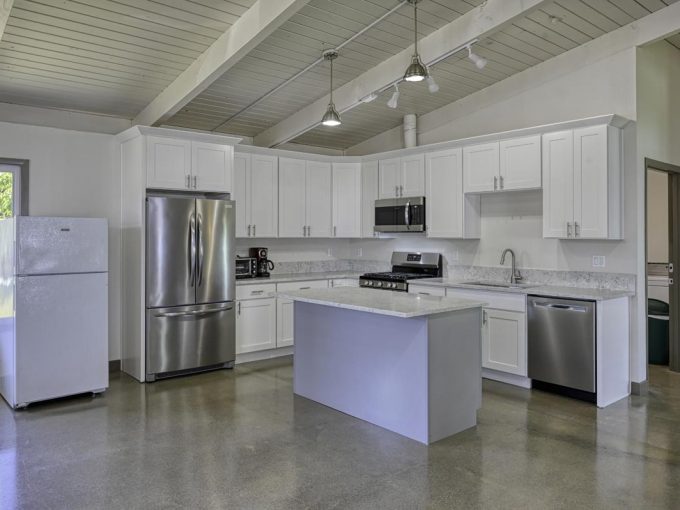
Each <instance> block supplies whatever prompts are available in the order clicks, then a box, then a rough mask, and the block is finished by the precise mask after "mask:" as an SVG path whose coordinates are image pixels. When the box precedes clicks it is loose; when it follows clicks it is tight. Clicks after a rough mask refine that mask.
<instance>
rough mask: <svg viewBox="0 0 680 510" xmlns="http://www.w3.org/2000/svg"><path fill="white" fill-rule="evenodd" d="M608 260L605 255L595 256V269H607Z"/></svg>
mask: <svg viewBox="0 0 680 510" xmlns="http://www.w3.org/2000/svg"><path fill="white" fill-rule="evenodd" d="M605 265H606V260H605V257H604V255H593V267H605Z"/></svg>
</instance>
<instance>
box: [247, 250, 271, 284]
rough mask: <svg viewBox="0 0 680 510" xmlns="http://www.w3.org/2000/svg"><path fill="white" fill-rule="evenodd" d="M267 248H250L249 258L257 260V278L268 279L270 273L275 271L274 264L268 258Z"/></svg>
mask: <svg viewBox="0 0 680 510" xmlns="http://www.w3.org/2000/svg"><path fill="white" fill-rule="evenodd" d="M267 255H268V250H267V248H250V250H249V251H248V256H250V257H254V258H255V266H256V267H257V276H258V277H262V278H268V277H269V276H270V274H269V271H272V270H273V269H274V263H273V262H272V261H271V260H269V259H268V258H267Z"/></svg>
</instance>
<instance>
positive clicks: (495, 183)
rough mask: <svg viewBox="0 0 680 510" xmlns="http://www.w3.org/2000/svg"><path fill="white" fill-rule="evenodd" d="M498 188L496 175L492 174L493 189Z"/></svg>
mask: <svg viewBox="0 0 680 510" xmlns="http://www.w3.org/2000/svg"><path fill="white" fill-rule="evenodd" d="M497 189H498V177H496V176H495V175H494V176H493V190H494V191H496V190H497Z"/></svg>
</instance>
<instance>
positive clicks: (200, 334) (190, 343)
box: [146, 302, 236, 381]
mask: <svg viewBox="0 0 680 510" xmlns="http://www.w3.org/2000/svg"><path fill="white" fill-rule="evenodd" d="M146 314H147V315H146V328H147V331H146V374H147V377H146V379H147V380H148V381H153V380H154V379H155V378H157V377H159V376H162V375H163V374H165V373H167V372H177V371H180V370H198V369H201V368H204V367H210V366H214V365H220V364H223V363H228V362H231V361H234V358H235V340H236V323H235V318H236V317H235V311H234V303H233V302H225V303H215V304H210V305H196V306H176V307H170V308H154V309H147V312H146Z"/></svg>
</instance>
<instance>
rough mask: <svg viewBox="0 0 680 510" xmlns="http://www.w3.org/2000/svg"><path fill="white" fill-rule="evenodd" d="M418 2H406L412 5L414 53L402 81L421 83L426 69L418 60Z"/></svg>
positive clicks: (425, 74) (409, 0)
mask: <svg viewBox="0 0 680 510" xmlns="http://www.w3.org/2000/svg"><path fill="white" fill-rule="evenodd" d="M419 1H420V0H408V2H409V3H410V4H412V5H413V26H414V28H413V34H414V39H415V44H414V53H413V56H412V57H411V63H410V64H409V66H408V67H407V68H406V72H405V73H404V80H406V81H423V80H424V79H425V78H427V74H428V73H427V67H425V64H423V62H422V60H420V55H419V54H418V2H419Z"/></svg>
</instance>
